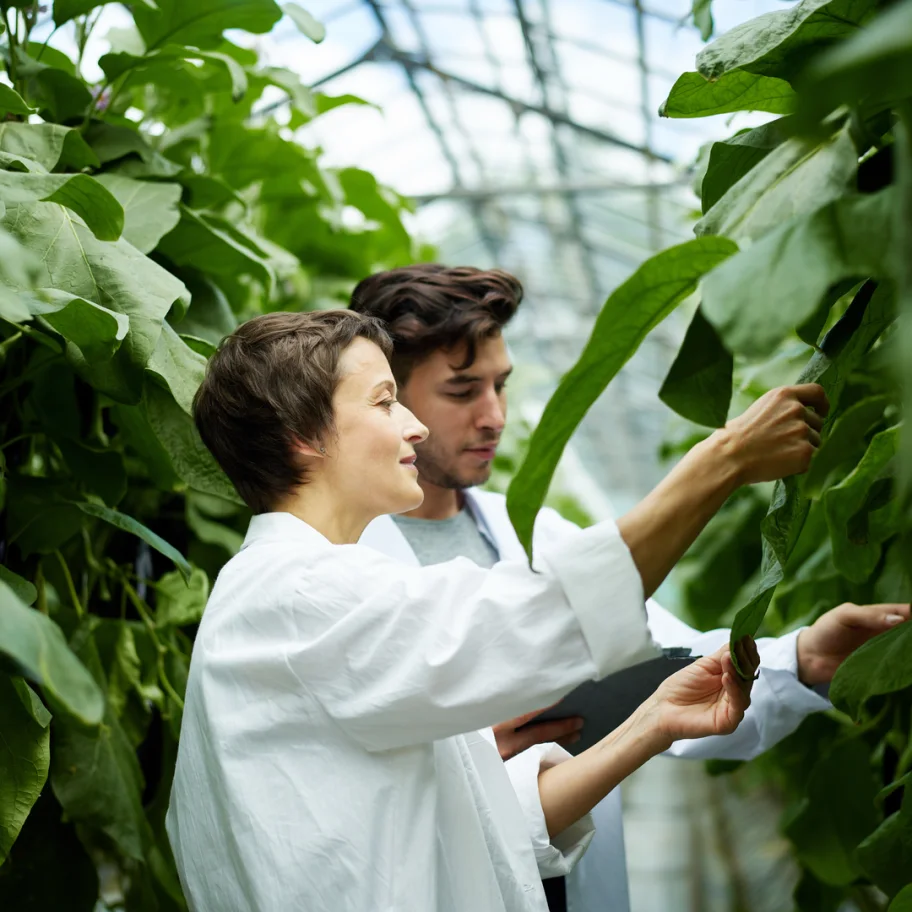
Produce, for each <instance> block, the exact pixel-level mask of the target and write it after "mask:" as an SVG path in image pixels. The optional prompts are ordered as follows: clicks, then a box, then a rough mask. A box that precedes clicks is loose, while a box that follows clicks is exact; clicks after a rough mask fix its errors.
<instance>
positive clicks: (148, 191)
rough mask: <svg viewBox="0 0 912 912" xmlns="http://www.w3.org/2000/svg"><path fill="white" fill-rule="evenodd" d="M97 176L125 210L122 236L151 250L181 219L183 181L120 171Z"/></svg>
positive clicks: (139, 247)
mask: <svg viewBox="0 0 912 912" xmlns="http://www.w3.org/2000/svg"><path fill="white" fill-rule="evenodd" d="M97 180H98V182H99V183H100V184H102V185H103V186H104V188H105V189H106V190H107V191H108V192H109V193H110V194H111V195H112V196H113V197H114V198H115V199H116V200H117V201H118V202H119V203H120V205H121V206H122V207H123V211H124V225H123V237H124V240H126V241H129V242H130V243H131V244H132V245H133V246H134V247H135V248H136V249H137V250H141V251H142V252H143V253H149V252H150V251H152V250H154V249H155V247H156V245H157V244H158V242H159V241H160V240H161V239H162V237H164V236H165V235H166V234H167V233H168V232H169V231H170V230H171V229H172V228H173V227H174V226H175V225H176V224H177V223H178V221H179V220H180V210H179V208H178V203H180V198H181V192H182V191H181V186H180V184H172V183H167V182H164V181H141V180H134V179H133V178H131V177H124V176H123V175H121V174H99V175H98V177H97Z"/></svg>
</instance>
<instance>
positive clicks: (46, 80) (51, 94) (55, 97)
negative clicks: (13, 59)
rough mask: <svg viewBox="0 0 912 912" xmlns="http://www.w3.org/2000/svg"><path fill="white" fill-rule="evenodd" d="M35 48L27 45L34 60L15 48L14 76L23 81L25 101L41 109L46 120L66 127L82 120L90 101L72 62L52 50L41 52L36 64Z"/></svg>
mask: <svg viewBox="0 0 912 912" xmlns="http://www.w3.org/2000/svg"><path fill="white" fill-rule="evenodd" d="M37 47H38V48H41V47H42V45H38V46H37ZM35 48H36V46H35V45H34V44H33V43H32V44H30V45H29V50H30V51H34V53H35V55H36V56H35V57H32V56H29V54H27V53H25V52H24V51H23V50H22V48H21V47H20V48H17V57H18V62H17V65H16V74H17V76H18V77H19V78H20V79H23V78H24V80H25V94H26V96H27V98H28V99H29V101H31V102H32V103H34V104H36V105H37V106H38V107H39V108H40V109H41V114H42V117H44V119H45V120H49V121H55V122H57V123H66V122H67V121H75V120H79V119H81V118H82V117H83V116H84V115H85V113H86V111H87V110H88V109H89V107H90V105H92V103H93V100H92V95H91V93H90V92H89V90H88V87H87V86H86V84H85V83H84V82H83V81H82V80H81V79H80V78H79V77H78V76H76V75H75V70H74V67H73V62H72V61H71V60H70V59H69V58H68V57H67V56H66V55H65V54H64V53H63V52H62V51H59V50H57V49H56V48H52V47H46V48H44V52H43V53H42V54H41V59H40V60H38V59H36V58H37V54H38V51H37V50H36V49H35Z"/></svg>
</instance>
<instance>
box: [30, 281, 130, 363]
mask: <svg viewBox="0 0 912 912" xmlns="http://www.w3.org/2000/svg"><path fill="white" fill-rule="evenodd" d="M28 308H29V310H30V311H31V313H32V315H33V316H35V317H39V318H40V320H41V321H42V322H44V323H47V324H48V326H50V327H51V328H52V329H54V330H56V331H57V332H59V333H60V335H62V336H63V337H64V338H65V339H66V340H67V341H68V342H71V343H72V344H73V345H75V346H76V348H77V349H79V355H78V358H77V363H81V362H82V361H88V362H91V363H100V362H104V361H109V360H110V359H111V358H113V357H114V353H115V352H116V351H117V349H118V348H120V344H121V343H122V342H123V340H124V339H125V338H126V335H127V332H129V329H130V318H129V317H127V316H126V314H122V313H118V312H117V311H116V310H109V309H108V308H107V307H102V306H101V305H100V304H96V303H94V301H87V300H86V299H85V298H80V297H78V296H76V295H72V294H69V293H68V292H65V291H61V290H60V289H59V288H39V289H36V291H35V294H34V295H33V296H32V297H31V298H29V301H28Z"/></svg>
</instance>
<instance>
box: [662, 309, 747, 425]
mask: <svg viewBox="0 0 912 912" xmlns="http://www.w3.org/2000/svg"><path fill="white" fill-rule="evenodd" d="M733 368H734V359H733V358H732V356H731V353H730V352H728V351H727V350H726V348H725V346H724V345H723V344H722V342H721V340H720V339H719V336H718V335H717V334H716V331H715V330H714V329H713V327H712V324H710V323H708V322H707V321H706V318H705V317H704V316H703V313H702V311H700V310H699V309H698V310H697V311H696V313H694V315H693V319H692V320H691V321H690V326H688V327H687V333H686V335H685V336H684V341H683V342H682V343H681V348H680V350H679V351H678V354H677V356H676V357H675V359H674V363H673V364H672V365H671V368H670V369H669V371H668V374H667V376H666V377H665V380H664V382H663V383H662V388H661V389H660V390H659V398H660V399H661V400H662V402H664V403H665V404H666V405H667V406H668V407H669V408H673V409H674V410H675V411H676V412H677V413H678V414H679V415H683V416H684V417H685V418H687V419H688V420H689V421H693V422H694V423H695V424H703V425H706V426H708V427H723V426H724V424H725V422H726V420H727V418H728V408H729V405H730V404H731V392H732V370H733Z"/></svg>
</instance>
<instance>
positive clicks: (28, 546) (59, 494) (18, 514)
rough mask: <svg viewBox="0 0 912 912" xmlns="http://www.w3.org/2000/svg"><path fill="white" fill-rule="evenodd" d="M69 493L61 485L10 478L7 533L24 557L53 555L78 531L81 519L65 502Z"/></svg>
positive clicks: (47, 480)
mask: <svg viewBox="0 0 912 912" xmlns="http://www.w3.org/2000/svg"><path fill="white" fill-rule="evenodd" d="M72 493H73V491H72V490H71V486H69V485H68V484H66V483H64V482H57V481H51V480H49V479H47V478H32V477H29V476H24V475H13V476H10V478H9V492H8V495H7V516H6V534H7V538H8V539H9V541H10V542H15V543H16V545H17V546H18V547H19V550H20V551H21V552H22V555H23V557H28V556H29V555H30V554H52V553H53V552H54V551H56V550H57V549H58V548H59V547H61V546H62V545H63V544H64V543H65V542H67V541H68V540H69V539H70V538H72V537H73V536H74V535H76V534H77V533H78V532H79V530H80V529H81V528H82V525H83V523H84V520H83V518H82V517H81V516H80V514H79V511H78V510H77V509H76V508H75V507H74V506H72V504H69V503H66V502H65V498H66V497H67V496H68V495H72Z"/></svg>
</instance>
